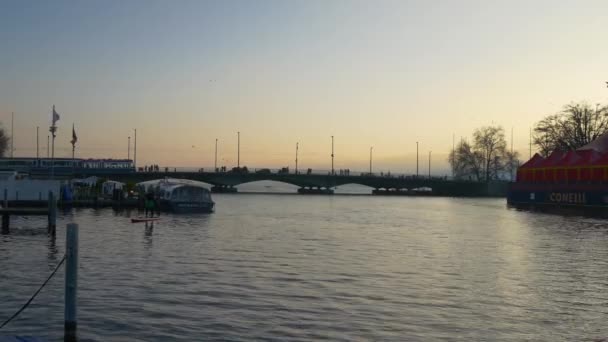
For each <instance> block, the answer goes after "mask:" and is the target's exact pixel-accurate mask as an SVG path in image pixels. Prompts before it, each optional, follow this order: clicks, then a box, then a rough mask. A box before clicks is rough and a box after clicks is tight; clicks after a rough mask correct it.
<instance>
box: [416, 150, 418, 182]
mask: <svg viewBox="0 0 608 342" xmlns="http://www.w3.org/2000/svg"><path fill="white" fill-rule="evenodd" d="M416 177H418V142H417V141H416Z"/></svg>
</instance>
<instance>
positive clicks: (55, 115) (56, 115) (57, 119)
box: [53, 105, 59, 126]
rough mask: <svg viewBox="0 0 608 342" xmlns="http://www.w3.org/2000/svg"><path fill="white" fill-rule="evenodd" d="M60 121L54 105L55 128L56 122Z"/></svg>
mask: <svg viewBox="0 0 608 342" xmlns="http://www.w3.org/2000/svg"><path fill="white" fill-rule="evenodd" d="M57 121H59V114H58V113H57V112H56V111H55V105H53V126H55V122H57Z"/></svg>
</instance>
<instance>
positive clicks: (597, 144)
mask: <svg viewBox="0 0 608 342" xmlns="http://www.w3.org/2000/svg"><path fill="white" fill-rule="evenodd" d="M583 150H596V151H597V152H600V153H606V152H608V132H606V133H604V134H602V135H600V136H599V137H597V139H595V140H593V141H592V142H590V143H588V144H587V145H585V146H583V147H580V148H578V149H577V151H583Z"/></svg>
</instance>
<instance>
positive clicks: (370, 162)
mask: <svg viewBox="0 0 608 342" xmlns="http://www.w3.org/2000/svg"><path fill="white" fill-rule="evenodd" d="M373 150H374V146H370V147H369V175H370V176H371V175H372V151H373Z"/></svg>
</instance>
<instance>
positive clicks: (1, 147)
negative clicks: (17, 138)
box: [0, 124, 10, 158]
mask: <svg viewBox="0 0 608 342" xmlns="http://www.w3.org/2000/svg"><path fill="white" fill-rule="evenodd" d="M9 140H10V138H9V136H8V135H7V134H6V131H5V130H4V127H2V124H0V158H4V156H5V154H6V152H7V150H8V142H9Z"/></svg>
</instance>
